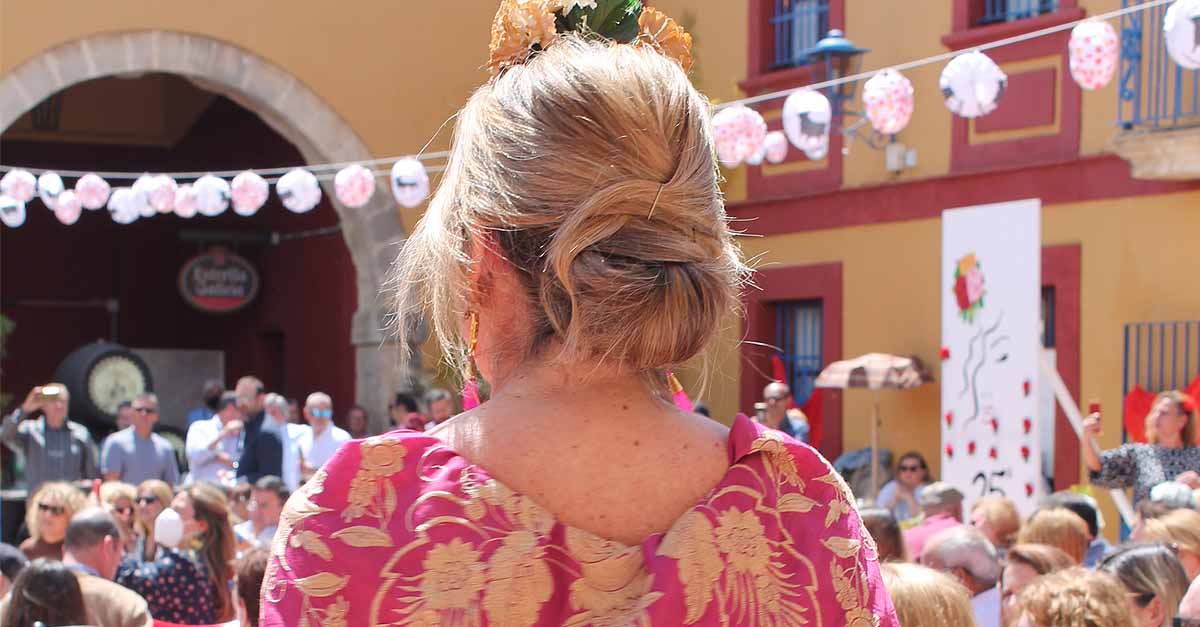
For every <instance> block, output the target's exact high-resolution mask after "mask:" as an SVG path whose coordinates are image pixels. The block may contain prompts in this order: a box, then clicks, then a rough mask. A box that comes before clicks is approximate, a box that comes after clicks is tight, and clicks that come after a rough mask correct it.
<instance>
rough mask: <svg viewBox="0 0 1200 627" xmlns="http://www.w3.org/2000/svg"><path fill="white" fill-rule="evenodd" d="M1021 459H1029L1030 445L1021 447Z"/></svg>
mask: <svg viewBox="0 0 1200 627" xmlns="http://www.w3.org/2000/svg"><path fill="white" fill-rule="evenodd" d="M1021 459H1023V460H1025V461H1029V447H1028V446H1022V447H1021Z"/></svg>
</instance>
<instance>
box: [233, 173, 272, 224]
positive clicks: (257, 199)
mask: <svg viewBox="0 0 1200 627" xmlns="http://www.w3.org/2000/svg"><path fill="white" fill-rule="evenodd" d="M230 193H231V196H232V204H233V212H234V213H236V214H238V215H239V216H243V217H249V216H252V215H254V214H256V213H258V210H259V209H261V208H262V206H263V205H265V204H267V198H269V197H270V195H271V186H270V185H268V184H267V181H266V180H265V179H264V178H263V177H261V176H259V175H258V174H256V173H254V172H252V171H250V170H246V171H245V172H242V173H241V174H238V175H237V176H235V177H233V184H232V185H230Z"/></svg>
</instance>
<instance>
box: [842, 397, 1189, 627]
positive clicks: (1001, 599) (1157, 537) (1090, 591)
mask: <svg viewBox="0 0 1200 627" xmlns="http://www.w3.org/2000/svg"><path fill="white" fill-rule="evenodd" d="M1099 418H1100V417H1099V416H1098V415H1092V416H1089V417H1088V423H1087V425H1088V427H1089V428H1090V429H1091V430H1092V431H1093V433H1094V432H1095V430H1096V429H1095V427H1096V425H1097V424H1098V422H1099ZM1147 425H1148V432H1149V433H1150V434H1151V439H1150V442H1149V443H1148V444H1126V445H1124V446H1122V447H1121V448H1120V449H1116V450H1113V451H1104V452H1097V453H1094V454H1093V455H1091V456H1089V458H1088V463H1089V470H1091V473H1090V478H1091V480H1092V482H1093V483H1094V484H1096V485H1097V486H1102V487H1117V488H1133V489H1134V495H1135V503H1136V512H1137V518H1136V520H1135V521H1133V524H1132V528H1131V532H1130V534H1129V537H1128V540H1127V541H1126V542H1124V543H1122V544H1120V545H1118V546H1115V547H1114V546H1112V545H1111V544H1109V542H1108V541H1107V540H1105V538H1104V536H1103V535H1102V531H1103V528H1104V521H1103V518H1102V516H1101V513H1100V509H1099V507H1098V505H1097V503H1096V500H1095V499H1094V498H1092V497H1091V496H1089V495H1087V494H1084V493H1081V492H1074V491H1063V492H1056V493H1054V494H1052V495H1051V496H1050V497H1048V498H1046V499H1045V500H1044V503H1043V504H1042V506H1041V507H1039V508H1038V509H1037V510H1036V511H1035V512H1033V513H1032V514H1031V515H1030V516H1028V517H1026V518H1022V516H1021V515H1020V513H1019V512H1018V510H1017V507H1016V505H1015V504H1014V503H1013V502H1012V501H1011V500H1009V499H1007V498H1004V497H1002V496H987V497H983V498H980V499H977V500H975V501H974V502H973V503H972V505H971V509H970V511H968V512H964V511H963V502H964V498H963V494H962V493H961V492H959V491H958V490H957V489H955V488H954V487H952V486H951V485H949V484H948V483H943V482H940V481H931V476H930V472H929V467H928V465H927V464H926V462H925V458H924V457H923V456H922V455H921V454H920V453H918V452H909V453H905V454H904V455H902V456H901V457H900V458H899V461H898V463H897V473H896V478H895V479H894V480H892V481H891V482H889V483H888V484H887V485H885V487H884V489H883V490H881V491H880V493H879V495H878V497H877V498H876V500H875V503H874V505H875V506H874V507H868V508H864V509H863V510H862V512H861V514H862V519H863V523H864V524H865V525H866V527H867V529H868V530H869V531H870V532H871V534H872V537H873V538H874V539H875V542H876V545H877V547H878V549H879V555H880V559H881V560H882V561H883V562H884V566H883V575H884V580H885V582H886V584H887V587H888V592H889V594H890V595H891V597H892V601H893V603H894V604H895V606H896V610H897V613H898V614H899V616H900V621H901V623H902V624H904V625H909V624H912V625H979V626H981V627H989V626H993V625H1010V626H1011V625H1021V626H1025V625H1030V626H1035V625H1047V626H1058V625H1089V626H1090V625H1119V626H1124V625H1133V626H1136V627H1168V626H1171V625H1192V624H1197V625H1200V578H1198V575H1200V511H1198V505H1200V484H1197V483H1196V481H1195V479H1196V471H1197V469H1200V461H1192V459H1193V458H1194V457H1195V456H1196V455H1198V454H1200V448H1197V447H1196V446H1195V445H1194V444H1192V443H1194V442H1195V425H1196V410H1195V406H1194V401H1192V400H1191V398H1190V397H1188V396H1186V395H1183V394H1181V393H1179V392H1166V393H1164V394H1162V395H1161V396H1160V397H1159V400H1158V402H1156V403H1155V405H1154V409H1153V410H1152V411H1151V413H1150V415H1149V416H1148V417H1147Z"/></svg>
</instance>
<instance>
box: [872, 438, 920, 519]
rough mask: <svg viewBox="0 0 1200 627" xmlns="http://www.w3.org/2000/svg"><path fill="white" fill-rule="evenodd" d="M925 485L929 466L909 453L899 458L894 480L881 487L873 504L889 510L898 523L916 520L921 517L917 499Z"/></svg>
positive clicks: (914, 452) (915, 455)
mask: <svg viewBox="0 0 1200 627" xmlns="http://www.w3.org/2000/svg"><path fill="white" fill-rule="evenodd" d="M927 483H929V466H928V465H927V464H926V463H925V457H924V456H922V455H921V454H920V453H918V452H916V451H909V452H907V453H905V454H904V455H903V456H901V457H900V461H899V462H898V463H897V464H896V478H895V479H892V480H891V481H889V482H887V483H886V484H885V485H884V486H883V489H881V490H880V491H879V497H878V498H877V499H876V501H875V503H876V505H878V506H879V507H882V508H884V509H888V510H891V512H892V514H893V515H895V516H896V520H899V521H900V522H904V521H906V520H910V519H912V518H916V517H917V516H920V515H921V506H919V505H917V497H918V496H920V494H921V488H923V487H925V484H927Z"/></svg>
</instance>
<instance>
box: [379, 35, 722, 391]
mask: <svg viewBox="0 0 1200 627" xmlns="http://www.w3.org/2000/svg"><path fill="white" fill-rule="evenodd" d="M709 120H710V106H709V103H708V102H707V101H706V100H705V99H704V97H703V96H701V95H700V94H699V93H698V92H697V91H696V90H695V88H693V87H692V85H691V83H690V82H689V81H688V79H687V76H686V75H685V74H684V72H683V70H682V69H681V68H680V66H679V64H678V63H676V62H675V61H673V60H671V59H669V58H667V57H665V56H663V55H662V54H659V53H658V52H656V51H655V50H654V49H653V48H650V47H646V46H628V45H619V44H615V43H611V42H604V41H596V40H590V41H585V40H584V39H583V38H581V37H579V36H577V35H574V34H567V35H564V36H562V37H560V38H559V40H558V41H556V42H555V44H554V45H553V46H551V47H550V48H549V49H547V50H545V51H543V52H541V53H540V54H538V55H536V56H534V57H533V58H532V59H530V60H529V61H528V62H527V63H525V64H523V65H517V66H514V67H511V68H509V69H508V70H507V71H506V72H504V73H502V74H500V75H499V76H497V77H495V78H494V79H493V80H492V81H491V82H489V83H487V84H485V85H484V86H482V87H480V88H479V89H478V90H477V91H476V92H475V94H474V95H473V96H472V97H471V99H470V100H469V101H468V103H467V105H466V106H465V107H464V108H463V109H462V111H460V112H459V114H458V120H457V127H456V132H455V139H454V144H453V147H452V149H451V154H450V157H449V161H448V164H447V168H446V171H445V173H444V177H443V179H442V181H441V184H440V185H439V187H438V190H437V192H436V193H435V194H434V196H433V198H432V200H431V201H430V204H429V208H428V210H427V212H426V214H425V216H424V217H423V218H422V220H421V221H420V223H419V224H418V225H417V227H416V229H415V231H414V233H413V234H412V237H411V238H410V239H409V240H408V242H407V244H406V245H405V246H404V247H403V249H402V251H401V253H400V256H399V258H398V259H397V261H396V264H395V269H394V276H393V281H394V288H395V290H396V310H397V312H398V314H399V316H400V319H401V320H406V321H408V322H409V324H400V325H398V326H399V334H400V339H401V345H402V346H405V345H407V342H406V340H407V339H408V337H410V336H411V332H412V330H413V328H414V327H413V326H412V325H411V322H412V321H413V320H414V319H415V318H414V316H417V315H421V314H426V315H428V316H429V320H430V321H431V323H432V326H433V328H434V330H435V331H436V333H437V336H438V339H439V342H440V343H441V346H442V349H443V354H444V355H445V356H446V357H447V359H449V360H450V361H451V363H452V364H453V365H454V366H456V367H457V368H458V369H459V370H460V371H463V370H464V367H465V359H464V357H465V350H464V345H465V342H464V339H463V338H462V337H461V332H460V326H461V325H460V322H461V320H462V319H463V316H464V315H465V313H466V311H467V310H468V303H469V302H473V301H470V300H469V299H471V298H479V297H480V295H478V294H475V295H471V294H468V286H469V285H471V284H472V281H470V280H469V274H470V267H469V266H470V258H469V253H468V251H469V250H470V247H471V245H472V242H479V241H483V240H484V239H485V238H488V239H491V241H494V242H495V243H497V244H498V245H499V247H500V249H501V250H499V251H498V252H499V253H500V254H501V255H503V257H504V258H505V259H507V260H508V261H509V262H511V263H512V264H513V266H514V267H515V268H516V269H517V270H518V272H517V274H518V275H519V276H520V278H521V281H522V284H523V286H524V288H525V290H524V291H525V296H526V297H527V299H528V302H529V304H530V310H531V311H532V312H533V328H532V329H531V333H530V337H531V339H530V341H529V345H528V346H526V347H524V352H525V356H530V355H533V354H536V353H537V352H538V351H539V350H540V349H541V348H543V347H544V346H545V345H546V344H547V343H548V342H549V341H550V340H551V339H554V340H557V341H558V342H561V345H562V346H563V348H564V352H565V353H566V354H567V355H569V356H570V357H571V358H573V359H576V360H583V361H588V360H592V361H596V362H597V363H599V361H600V360H612V361H613V362H615V363H618V364H620V365H621V366H623V367H627V368H630V369H633V370H635V371H639V372H643V373H646V374H648V375H650V374H652V375H653V376H649V377H648V380H649V381H660V380H661V379H662V377H661V371H662V369H665V368H668V367H672V366H675V365H678V364H681V363H683V362H686V361H688V360H690V359H691V358H693V357H696V356H697V355H700V354H701V353H702V352H703V351H704V349H705V348H706V347H707V346H708V345H709V344H710V342H711V340H712V339H713V337H714V335H715V334H716V331H717V327H718V324H719V322H720V321H721V319H722V318H723V317H724V316H725V315H726V314H728V313H729V312H730V311H732V310H736V309H737V308H738V306H739V304H740V298H739V295H740V289H741V286H742V283H743V281H744V279H745V277H746V267H745V265H744V264H743V263H742V258H741V253H740V251H739V250H738V248H737V247H736V246H735V244H734V242H733V238H732V235H731V233H730V230H729V228H728V225H727V224H726V222H727V218H726V214H725V209H724V201H723V199H722V196H721V192H720V189H719V187H718V182H719V173H718V170H717V166H716V161H715V158H714V152H713V143H712V133H711V128H710V121H709Z"/></svg>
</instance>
